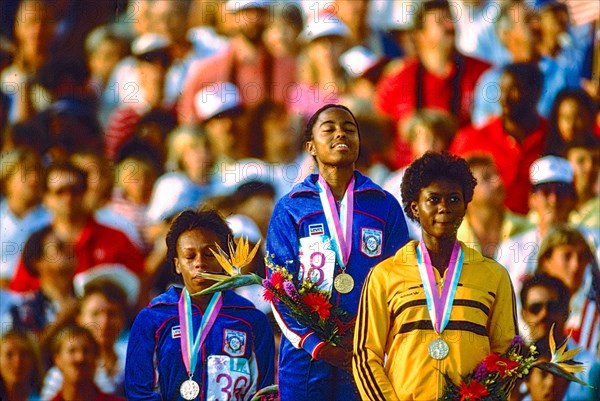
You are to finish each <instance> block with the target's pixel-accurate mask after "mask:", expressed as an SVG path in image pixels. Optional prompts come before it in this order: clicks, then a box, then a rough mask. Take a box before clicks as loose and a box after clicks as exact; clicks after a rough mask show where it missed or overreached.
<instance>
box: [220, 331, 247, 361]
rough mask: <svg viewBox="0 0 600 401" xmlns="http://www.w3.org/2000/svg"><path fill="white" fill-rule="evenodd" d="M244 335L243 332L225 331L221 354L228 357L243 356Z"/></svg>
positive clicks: (244, 347)
mask: <svg viewBox="0 0 600 401" xmlns="http://www.w3.org/2000/svg"><path fill="white" fill-rule="evenodd" d="M246 342H247V338H246V333H244V332H243V331H237V330H231V329H225V341H224V344H223V352H225V353H226V354H227V355H229V356H233V357H238V356H243V355H244V353H245V352H246Z"/></svg>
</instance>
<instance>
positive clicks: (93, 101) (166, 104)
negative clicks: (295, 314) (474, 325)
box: [0, 0, 600, 400]
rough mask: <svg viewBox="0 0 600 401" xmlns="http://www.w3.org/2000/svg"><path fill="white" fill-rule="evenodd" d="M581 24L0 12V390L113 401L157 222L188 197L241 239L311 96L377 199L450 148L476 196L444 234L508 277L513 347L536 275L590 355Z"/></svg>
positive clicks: (556, 9) (259, 212)
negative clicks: (76, 356)
mask: <svg viewBox="0 0 600 401" xmlns="http://www.w3.org/2000/svg"><path fill="white" fill-rule="evenodd" d="M599 14H600V7H599V6H598V3H597V2H596V0H559V1H556V0H522V1H519V0H451V1H446V0H422V1H419V0H395V1H394V0H389V1H386V0H371V1H368V0H327V1H326V0H323V1H314V0H295V1H293V0H289V1H286V0H279V1H277V0H253V1H245V0H228V1H225V0H103V1H93V0H79V1H78V0H21V1H19V0H5V1H3V2H2V3H1V4H0V16H1V19H2V24H1V28H0V70H1V72H0V82H1V87H0V135H1V138H2V154H1V158H0V191H1V192H0V195H1V198H0V220H1V223H0V244H1V251H0V252H1V260H0V319H1V321H2V330H1V333H0V334H1V337H0V347H1V348H0V396H1V397H2V399H8V400H26V399H37V398H33V395H36V396H38V395H39V397H41V399H43V400H50V399H52V398H53V397H54V396H55V394H56V393H57V391H58V390H60V389H65V388H67V387H68V386H69V385H73V381H76V380H79V379H77V378H76V377H79V376H81V375H83V376H85V375H84V374H83V373H82V371H84V370H86V369H87V370H86V371H85V372H84V373H86V374H87V376H86V377H89V380H90V381H92V382H93V383H95V385H96V386H97V387H98V388H100V389H101V390H102V391H103V392H104V393H106V394H113V395H116V396H122V395H123V368H124V362H125V359H124V355H125V350H126V347H127V332H128V328H129V325H130V323H131V321H132V317H134V316H135V314H136V313H137V312H138V311H139V310H140V308H141V307H143V306H145V305H146V304H147V302H148V301H149V300H150V299H151V298H152V297H153V296H155V295H156V294H158V293H160V292H162V291H164V290H165V289H166V288H167V287H168V286H170V285H171V284H173V283H175V284H177V283H180V281H179V278H178V276H177V275H176V274H175V272H174V271H173V269H172V266H171V263H170V261H166V260H165V256H166V255H165V254H166V244H165V235H166V232H167V230H168V228H169V223H170V221H171V220H172V219H173V217H174V216H176V215H177V214H178V213H179V212H181V211H182V210H184V209H186V208H190V207H210V208H214V209H217V210H219V211H220V212H221V213H222V215H223V216H225V217H226V218H227V221H228V223H229V224H230V226H231V228H232V230H233V232H234V235H235V236H236V237H241V236H244V237H246V238H248V239H249V240H250V242H252V243H257V242H258V241H259V240H262V241H263V244H264V239H265V235H266V231H267V227H268V224H269V219H270V214H271V212H272V209H273V206H274V204H275V202H276V201H277V200H278V199H279V198H281V197H282V196H285V194H286V193H287V192H288V191H289V190H290V189H291V188H292V187H293V185H294V184H295V183H297V182H299V181H301V180H303V179H304V178H305V177H306V176H307V175H308V174H310V173H312V172H314V169H315V166H314V164H313V163H314V161H313V159H312V157H311V156H310V155H307V153H306V152H305V150H304V148H303V145H304V144H303V143H302V137H303V130H304V127H305V126H306V122H307V120H308V118H309V117H310V116H311V115H312V114H313V113H314V112H315V111H316V110H318V109H319V108H320V107H321V106H323V105H325V104H328V103H341V104H344V105H346V106H347V107H349V108H350V109H351V110H352V111H353V113H354V114H355V115H356V116H357V118H358V121H359V125H360V140H361V153H360V158H359V161H358V165H357V167H358V168H359V170H361V171H362V172H363V173H364V174H366V175H368V176H369V177H371V178H372V179H373V180H374V181H375V182H376V183H378V184H379V185H381V186H382V187H384V188H385V189H386V190H388V191H389V192H390V193H392V194H393V195H394V196H396V197H397V198H398V199H399V201H400V202H401V199H400V197H401V196H400V183H401V182H402V176H403V173H404V171H405V169H406V166H407V165H408V164H410V162H411V161H412V160H414V159H415V158H417V157H419V156H421V155H423V154H424V153H425V152H427V151H438V152H439V151H444V150H446V151H450V152H452V153H456V154H459V155H460V156H462V157H464V158H465V159H466V160H467V161H468V162H469V165H470V166H471V169H472V171H473V174H474V175H475V177H476V178H477V181H478V185H477V187H476V188H475V194H474V197H473V201H472V202H471V204H470V206H469V208H468V210H467V215H466V217H465V220H464V221H463V225H462V226H461V228H460V230H459V235H458V239H460V240H462V241H464V242H465V243H467V244H468V245H470V246H472V247H474V248H476V249H478V250H480V251H481V252H482V253H483V254H484V255H485V256H487V257H491V258H495V259H496V260H498V261H499V262H500V263H501V264H502V265H503V266H504V267H506V268H507V269H508V271H509V272H510V274H511V278H512V280H513V286H514V288H515V292H516V296H517V300H518V304H519V318H520V319H521V327H520V328H521V329H522V330H523V332H524V333H529V335H530V336H532V339H533V340H535V339H536V338H535V328H533V329H532V328H531V327H529V325H528V322H531V321H532V320H536V319H538V320H539V321H543V320H544V319H549V318H551V317H552V314H551V312H552V310H550V309H551V308H550V304H549V303H548V302H546V304H543V305H542V306H541V307H540V308H529V303H528V302H529V301H530V300H528V294H531V293H532V291H531V287H535V283H534V285H529V286H524V285H523V283H524V282H527V280H528V279H529V278H530V277H529V276H530V275H532V274H534V273H536V272H540V271H543V272H545V273H546V274H548V275H550V276H552V277H555V278H558V279H559V280H560V281H561V282H562V283H563V284H564V286H565V287H566V288H567V290H568V297H567V298H568V302H569V305H570V308H569V310H568V311H567V315H568V318H566V319H565V321H566V323H565V327H564V330H565V332H568V331H571V330H573V339H574V341H576V342H577V343H578V345H580V346H582V347H584V348H585V349H586V350H587V351H588V352H589V353H590V355H591V357H590V358H591V359H590V360H592V361H594V360H595V361H596V362H595V363H596V364H597V363H598V362H597V357H598V355H600V353H599V350H598V346H599V341H600V311H599V309H598V302H599V301H600V270H599V267H598V260H599V259H600V251H599V249H600V248H599V247H598V246H599V245H600V194H599V193H600V178H599V171H600V108H599V104H600V25H599ZM410 234H411V237H412V238H415V239H418V235H419V229H418V228H417V227H414V226H413V227H411V230H410ZM253 270H254V272H256V273H257V274H259V275H263V276H264V274H265V271H264V270H265V267H264V264H263V261H262V256H258V257H257V258H256V259H255V263H254V267H253ZM539 286H541V285H539ZM522 290H523V292H521V291H522ZM527 291H529V292H527ZM240 292H241V293H243V295H244V296H247V297H248V298H249V299H251V300H252V301H253V302H255V303H256V305H257V307H258V308H259V309H261V310H263V311H264V312H265V313H267V314H268V313H269V311H270V306H269V305H268V304H266V302H265V301H264V300H263V299H262V296H261V294H260V292H259V290H255V289H252V288H246V289H244V290H240ZM549 292H550V293H551V292H552V291H549ZM534 295H535V292H534ZM540 302H541V301H540ZM536 311H537V312H536ZM548 316H550V317H548ZM554 317H556V316H554ZM77 325H78V326H77ZM80 326H83V327H87V328H88V329H90V330H89V331H90V332H91V336H87V335H86V334H85V332H83V333H82V332H79V331H77V330H78V328H77V327H80ZM274 327H276V325H274ZM67 332H68V333H70V335H72V336H74V337H76V338H79V339H80V340H81V341H79V343H78V342H73V344H75V345H73V344H71V346H73V347H75V346H79V347H80V348H81V350H82V351H81V352H82V353H83V354H85V355H86V357H87V359H86V360H85V361H84V362H86V363H84V362H76V361H74V360H73V359H69V355H70V354H69V350H67V349H66V347H67V346H66V345H65V343H64V341H63V340H64V338H65V335H67V334H65V333H67ZM61 333H62V334H63V335H62V336H61V335H60V334H61ZM24 334H27V335H24ZM78 344H79V345H78ZM86 353H87V354H86ZM594 354H596V356H594ZM594 358H596V359H594ZM77 370H78V371H79V373H78V372H77ZM594 372H595V373H594V374H596V375H597V376H600V372H599V368H598V367H597V366H596V368H595V371H594ZM78 375H79V376H78ZM596 380H600V378H597V379H596ZM30 396H31V398H29V397H30ZM4 397H6V398H4ZM574 397H575V396H574ZM571 399H578V398H571ZM582 399H583V398H582Z"/></svg>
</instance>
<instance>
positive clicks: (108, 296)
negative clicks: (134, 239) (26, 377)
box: [41, 279, 128, 399]
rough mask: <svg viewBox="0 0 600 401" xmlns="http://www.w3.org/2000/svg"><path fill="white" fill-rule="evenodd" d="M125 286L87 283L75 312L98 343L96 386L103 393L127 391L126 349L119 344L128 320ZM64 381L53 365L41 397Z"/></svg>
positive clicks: (100, 281)
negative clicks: (125, 388) (125, 383)
mask: <svg viewBox="0 0 600 401" xmlns="http://www.w3.org/2000/svg"><path fill="white" fill-rule="evenodd" d="M124 289H125V288H124V287H123V285H122V284H117V283H116V282H115V281H112V280H107V279H96V280H92V281H90V282H88V283H87V284H86V285H85V287H84V293H83V295H82V296H81V298H80V299H79V302H78V310H77V313H76V315H75V321H76V323H77V324H78V325H79V326H81V327H84V328H86V329H88V330H89V331H90V333H91V334H92V336H93V337H94V339H95V342H96V344H97V350H98V353H97V357H96V371H95V374H94V383H95V384H96V387H97V388H98V389H99V390H100V391H102V392H103V393H106V394H111V395H117V396H123V395H124V394H125V392H124V379H125V349H124V347H120V348H118V347H117V345H118V344H117V340H118V338H119V335H120V334H121V331H122V330H123V328H124V326H125V324H126V319H127V313H126V312H127V311H126V307H127V306H128V301H127V297H126V294H125V292H124ZM125 345H126V344H125ZM63 382H64V379H63V374H62V372H61V370H60V369H59V368H58V367H57V366H53V367H51V368H50V369H49V370H48V372H47V373H46V376H45V378H44V385H43V387H42V393H41V396H42V398H43V399H50V398H52V397H53V396H54V395H55V394H56V393H57V392H58V390H60V388H61V387H62V385H63Z"/></svg>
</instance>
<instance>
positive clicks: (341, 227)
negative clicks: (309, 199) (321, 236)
mask: <svg viewBox="0 0 600 401" xmlns="http://www.w3.org/2000/svg"><path fill="white" fill-rule="evenodd" d="M317 186H318V187H319V189H320V191H319V197H320V198H321V205H323V211H324V212H325V220H326V221H327V227H328V228H329V233H330V235H331V236H332V237H333V238H332V239H333V240H334V241H335V244H336V247H335V248H336V252H335V254H336V256H337V259H338V263H339V264H340V267H341V268H342V270H345V269H346V265H347V264H348V259H349V258H350V252H351V251H352V218H353V216H354V175H353V176H352V179H351V180H350V183H349V184H348V188H346V193H345V194H344V197H343V198H342V201H341V202H340V213H339V214H338V212H337V207H336V206H335V198H334V197H333V193H332V192H331V188H329V184H327V182H326V181H325V179H324V178H323V177H322V176H321V175H320V174H319V180H318V181H317ZM340 217H341V218H340Z"/></svg>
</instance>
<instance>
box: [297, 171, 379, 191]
mask: <svg viewBox="0 0 600 401" xmlns="http://www.w3.org/2000/svg"><path fill="white" fill-rule="evenodd" d="M318 177H319V175H318V174H311V175H309V176H308V177H306V179H304V181H302V182H301V183H299V184H297V185H296V186H295V187H294V188H293V189H292V191H291V192H290V194H289V196H290V198H294V197H296V196H299V195H302V194H303V193H304V194H306V193H310V194H318V193H319V189H318V187H317V179H318ZM365 191H374V192H375V193H378V194H379V195H380V196H383V197H384V196H386V194H385V192H384V191H383V190H382V189H381V187H379V186H378V185H377V184H375V183H374V182H373V181H371V179H370V178H369V177H367V176H364V175H362V174H361V173H360V172H359V171H357V170H354V193H357V192H358V193H360V192H365Z"/></svg>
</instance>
